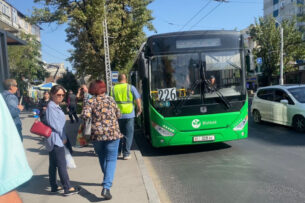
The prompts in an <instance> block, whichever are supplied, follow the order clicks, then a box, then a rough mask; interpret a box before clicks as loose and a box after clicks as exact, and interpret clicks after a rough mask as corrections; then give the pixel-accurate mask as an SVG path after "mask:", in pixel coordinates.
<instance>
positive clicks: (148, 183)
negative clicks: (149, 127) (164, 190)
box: [134, 142, 161, 203]
mask: <svg viewBox="0 0 305 203" xmlns="http://www.w3.org/2000/svg"><path fill="white" fill-rule="evenodd" d="M134 144H135V146H136V150H134V154H135V156H136V159H137V163H138V166H139V169H140V172H141V175H142V179H143V182H144V186H145V190H146V193H147V196H148V201H149V203H161V201H160V198H159V195H158V192H157V190H156V188H155V185H154V183H153V181H152V179H151V177H150V176H149V174H148V171H147V168H146V166H145V163H144V159H143V156H142V153H141V152H140V150H139V147H138V145H137V143H136V142H134Z"/></svg>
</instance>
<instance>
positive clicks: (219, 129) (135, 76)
mask: <svg viewBox="0 0 305 203" xmlns="http://www.w3.org/2000/svg"><path fill="white" fill-rule="evenodd" d="M243 42H244V40H243V35H242V34H241V33H240V32H237V31H223V30H222V31H188V32H175V33H166V34H159V35H154V36H151V37H149V38H148V39H147V41H146V42H145V43H144V44H143V45H142V46H141V48H140V50H139V52H138V55H137V58H136V60H135V62H134V64H133V67H132V71H131V72H130V74H129V76H130V81H131V83H132V84H133V85H134V86H136V87H137V89H138V91H139V93H140V94H141V96H142V99H143V109H144V111H143V114H142V115H141V116H140V117H139V118H138V119H136V122H137V123H138V124H139V125H140V126H141V128H142V129H143V130H144V135H145V136H146V137H147V138H148V139H149V140H150V141H151V143H152V145H153V146H154V147H166V146H178V145H194V144H205V143H214V142H225V141H230V140H237V139H244V138H246V137H247V136H248V97H247V89H246V69H245V56H244V55H245V50H244V44H243Z"/></svg>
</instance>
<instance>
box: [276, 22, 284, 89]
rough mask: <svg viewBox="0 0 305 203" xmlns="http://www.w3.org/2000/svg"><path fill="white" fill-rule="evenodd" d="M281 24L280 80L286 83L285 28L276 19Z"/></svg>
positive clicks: (280, 82) (281, 82)
mask: <svg viewBox="0 0 305 203" xmlns="http://www.w3.org/2000/svg"><path fill="white" fill-rule="evenodd" d="M275 22H276V23H278V24H279V26H280V37H281V50H280V80H279V84H280V85H283V84H284V28H283V26H282V24H281V23H280V22H278V21H277V20H275Z"/></svg>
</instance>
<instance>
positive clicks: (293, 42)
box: [249, 17, 305, 84]
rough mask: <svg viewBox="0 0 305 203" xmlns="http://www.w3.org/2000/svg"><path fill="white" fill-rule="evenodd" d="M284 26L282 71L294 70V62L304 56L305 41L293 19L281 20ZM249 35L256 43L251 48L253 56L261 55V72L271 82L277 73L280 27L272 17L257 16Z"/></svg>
mask: <svg viewBox="0 0 305 203" xmlns="http://www.w3.org/2000/svg"><path fill="white" fill-rule="evenodd" d="M281 24H282V26H283V28H284V72H290V71H294V70H296V69H295V67H294V62H295V61H296V60H297V59H302V58H304V57H305V46H304V45H305V42H304V41H302V34H301V32H299V31H298V30H297V28H296V23H295V21H288V20H284V21H282V23H281ZM249 32H250V36H251V37H252V38H253V40H254V41H256V43H257V47H256V48H255V49H254V50H253V53H254V56H255V58H257V57H262V59H263V64H262V72H263V75H264V76H265V77H266V78H267V80H268V83H269V84H271V78H272V76H278V75H279V66H280V27H279V26H276V22H275V19H274V18H271V17H270V18H259V19H258V21H256V22H255V24H254V25H251V26H250V31H249Z"/></svg>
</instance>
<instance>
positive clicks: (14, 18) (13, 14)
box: [12, 9, 18, 24]
mask: <svg viewBox="0 0 305 203" xmlns="http://www.w3.org/2000/svg"><path fill="white" fill-rule="evenodd" d="M12 17H13V22H14V23H16V24H17V20H18V18H17V11H16V10H15V9H12Z"/></svg>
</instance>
